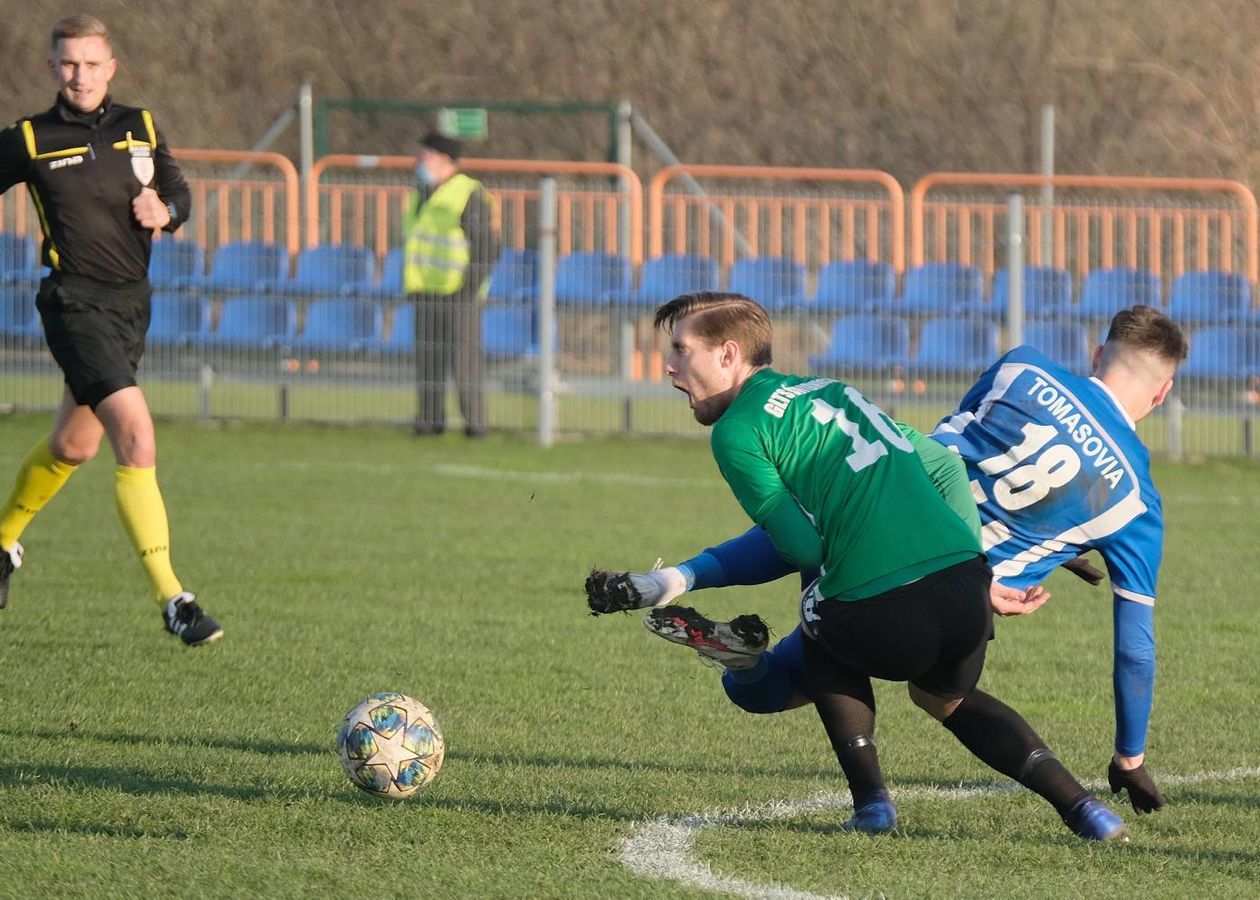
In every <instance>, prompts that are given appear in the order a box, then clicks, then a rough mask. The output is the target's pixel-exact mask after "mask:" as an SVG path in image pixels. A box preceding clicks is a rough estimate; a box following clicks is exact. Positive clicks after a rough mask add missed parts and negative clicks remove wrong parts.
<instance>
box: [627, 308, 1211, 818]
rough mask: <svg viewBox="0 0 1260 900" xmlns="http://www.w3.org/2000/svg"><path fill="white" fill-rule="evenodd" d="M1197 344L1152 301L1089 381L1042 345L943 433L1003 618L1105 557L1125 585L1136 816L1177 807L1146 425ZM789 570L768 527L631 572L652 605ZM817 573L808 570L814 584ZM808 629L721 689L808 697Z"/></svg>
mask: <svg viewBox="0 0 1260 900" xmlns="http://www.w3.org/2000/svg"><path fill="white" fill-rule="evenodd" d="M1186 353H1187V343H1186V339H1185V336H1184V335H1183V334H1182V333H1181V331H1180V329H1179V328H1178V327H1177V326H1176V325H1175V324H1174V323H1173V322H1172V321H1171V320H1169V319H1168V318H1167V317H1165V316H1164V315H1163V314H1162V313H1160V312H1159V311H1157V310H1155V309H1153V308H1151V307H1147V306H1135V307H1133V308H1132V309H1128V310H1124V311H1122V312H1120V313H1119V314H1117V315H1116V317H1115V318H1114V319H1113V320H1112V322H1111V326H1110V329H1109V330H1108V334H1107V339H1106V341H1105V343H1104V344H1103V345H1102V346H1100V347H1099V348H1098V349H1097V350H1096V351H1095V354H1094V358H1093V370H1094V375H1093V376H1092V377H1088V378H1086V377H1082V376H1080V375H1076V374H1073V373H1072V372H1070V371H1068V370H1067V369H1065V368H1063V367H1062V366H1060V365H1058V364H1056V363H1054V362H1052V361H1051V360H1049V359H1047V358H1046V357H1045V356H1043V355H1042V354H1040V353H1038V352H1037V351H1035V350H1033V349H1032V348H1029V347H1018V348H1016V349H1014V350H1012V351H1010V352H1009V353H1007V354H1006V355H1005V356H1003V357H1002V358H1001V359H999V360H998V361H997V363H995V364H994V365H993V366H992V367H991V368H990V369H989V370H988V371H986V372H985V373H984V374H983V375H982V376H981V377H980V379H979V380H978V381H977V382H976V383H975V385H974V386H973V387H972V388H971V390H969V391H968V392H967V394H966V396H965V397H963V399H962V401H961V402H960V403H959V406H958V409H957V410H956V411H955V412H954V413H952V414H951V415H949V416H947V417H946V418H945V419H944V420H942V422H941V423H940V425H938V426H937V428H936V430H935V431H934V432H933V434H932V437H933V438H935V440H936V441H938V442H940V443H941V444H943V445H944V446H946V447H949V448H951V449H952V450H954V451H956V452H957V453H958V454H959V456H960V457H961V459H962V460H963V462H964V463H965V464H966V475H967V478H968V480H969V482H970V488H971V493H972V495H973V497H974V499H975V502H976V503H977V505H978V507H979V513H980V522H981V526H982V528H981V537H982V543H983V546H984V548H985V550H986V552H987V554H988V557H989V562H990V565H991V566H992V567H993V571H994V575H995V579H996V581H995V584H994V589H993V594H992V597H991V600H992V605H993V607H994V611H995V612H997V613H998V614H999V615H1019V614H1027V613H1030V612H1032V611H1034V610H1035V609H1037V608H1038V607H1039V606H1040V605H1041V604H1042V603H1044V602H1045V599H1046V598H1047V597H1048V594H1046V593H1045V592H1044V591H1041V590H1040V589H1039V588H1038V587H1037V585H1038V584H1039V583H1040V582H1041V580H1042V579H1044V578H1045V577H1046V576H1047V575H1048V574H1049V573H1050V572H1051V571H1053V570H1054V569H1055V567H1057V566H1059V565H1061V564H1064V563H1065V562H1069V561H1071V560H1074V559H1076V557H1077V556H1079V555H1080V554H1082V553H1084V552H1086V551H1089V550H1097V551H1098V552H1099V553H1101V555H1102V557H1103V559H1104V560H1105V561H1106V564H1107V569H1108V574H1109V576H1110V579H1111V587H1112V591H1113V595H1114V597H1113V602H1112V608H1113V623H1114V625H1113V646H1114V663H1113V689H1114V695H1115V714H1116V737H1115V753H1114V756H1113V758H1112V761H1111V763H1110V765H1109V767H1108V779H1109V782H1110V784H1111V787H1112V790H1113V791H1115V792H1119V791H1120V790H1122V789H1127V791H1128V794H1129V799H1130V801H1131V802H1132V804H1133V807H1134V809H1135V810H1137V811H1138V812H1150V811H1152V810H1155V809H1159V808H1160V807H1162V806H1163V805H1164V803H1165V801H1164V798H1163V797H1162V796H1161V795H1160V793H1159V790H1158V788H1157V787H1156V786H1155V783H1154V781H1153V780H1152V779H1151V777H1150V775H1149V773H1148V772H1147V771H1146V769H1145V767H1144V765H1143V763H1144V758H1145V749H1146V736H1147V726H1148V722H1149V719H1150V712H1151V703H1152V699H1153V696H1154V683H1155V635H1154V626H1153V621H1154V603H1155V595H1156V581H1157V578H1158V574H1159V566H1160V560H1161V557H1162V553H1163V531H1164V526H1163V514H1162V506H1161V503H1160V498H1159V494H1158V493H1157V491H1156V490H1155V486H1154V484H1153V482H1152V479H1151V474H1150V457H1149V454H1148V452H1147V450H1146V447H1145V446H1143V444H1142V442H1141V440H1140V439H1139V438H1138V435H1137V432H1136V430H1135V425H1136V423H1137V421H1139V420H1140V419H1142V418H1143V417H1144V416H1146V415H1147V414H1148V413H1150V412H1151V411H1152V410H1153V409H1154V408H1155V407H1157V406H1159V405H1160V404H1161V403H1162V402H1163V401H1164V398H1165V397H1167V395H1168V391H1169V390H1170V389H1171V387H1172V382H1173V376H1174V375H1175V373H1176V369H1177V366H1178V365H1179V364H1180V363H1181V361H1182V360H1184V359H1185V357H1186ZM791 571H792V569H791V567H790V566H789V565H788V564H787V563H785V562H784V561H783V560H782V559H781V558H780V557H779V556H778V554H777V552H776V551H775V549H774V546H773V545H772V544H771V542H770V540H769V538H768V536H767V535H766V534H765V532H764V531H762V530H761V529H760V528H753V529H751V530H749V531H748V532H746V533H745V534H743V535H741V536H739V537H737V538H733V539H731V540H729V541H726V542H725V543H723V544H720V545H718V546H716V547H711V548H709V549H707V550H705V551H703V552H702V553H700V554H698V555H697V556H694V557H692V558H691V559H689V560H687V561H686V562H684V563H682V564H680V565H679V566H677V567H671V568H668V569H661V570H658V571H654V572H652V573H647V574H645V575H642V576H638V575H636V576H632V577H633V578H634V579H635V584H636V585H637V586H638V588H639V590H640V592H641V593H642V594H643V596H644V603H645V604H647V603H652V604H655V605H662V604H665V603H669V602H671V601H672V600H674V599H675V598H677V597H678V596H679V595H681V594H682V593H683V592H684V591H687V590H695V589H699V588H706V587H722V586H726V585H735V584H761V583H764V582H767V581H772V580H774V579H776V578H780V577H783V576H784V575H786V574H789V573H790V572H791ZM815 575H816V573H804V574H803V577H802V584H803V585H807V584H809V583H810V582H811V581H812V580H813V578H814V577H815ZM799 631H800V629H799V627H798V628H797V629H796V630H795V631H793V632H792V633H791V634H789V635H788V636H787V637H786V638H784V639H783V640H782V641H780V642H779V643H778V644H777V645H776V646H775V647H773V648H771V649H770V650H767V651H765V652H764V653H760V654H757V655H756V656H755V657H753V658H747V659H741V658H739V657H738V656H736V657H734V658H733V659H732V660H722V661H723V662H725V663H726V664H727V670H726V672H725V674H724V675H723V679H722V681H723V686H724V687H725V689H726V692H727V694H728V696H729V697H730V698H731V700H732V701H733V702H734V703H736V704H737V705H739V706H740V707H742V708H744V709H746V710H748V711H749V712H760V713H766V712H779V711H782V710H785V709H791V708H793V707H795V706H800V705H803V704H805V703H808V702H810V692H809V687H808V684H807V683H806V680H805V677H804V661H803V654H802V649H801V642H800V634H799Z"/></svg>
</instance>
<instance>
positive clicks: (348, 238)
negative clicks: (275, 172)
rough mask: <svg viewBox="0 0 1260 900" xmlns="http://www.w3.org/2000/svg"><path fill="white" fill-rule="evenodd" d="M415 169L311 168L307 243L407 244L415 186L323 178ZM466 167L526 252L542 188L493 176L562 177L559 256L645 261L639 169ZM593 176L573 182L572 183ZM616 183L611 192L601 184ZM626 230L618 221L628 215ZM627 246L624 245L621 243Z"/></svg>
mask: <svg viewBox="0 0 1260 900" xmlns="http://www.w3.org/2000/svg"><path fill="white" fill-rule="evenodd" d="M414 167H415V158H414V157H411V156H355V155H349V154H338V155H332V156H325V157H323V158H321V159H320V160H319V161H317V162H316V163H315V165H314V166H313V167H312V169H311V177H310V181H309V182H308V185H307V195H306V196H307V203H306V244H307V246H314V245H315V244H318V243H320V242H321V241H325V242H328V243H334V244H337V243H343V242H346V243H356V244H362V245H364V246H368V247H371V248H372V249H373V250H375V252H376V253H377V255H378V256H383V255H384V254H385V253H386V252H388V251H389V249H390V248H391V247H393V246H398V245H399V244H400V243H401V240H402V234H401V223H402V221H403V218H404V214H405V212H406V207H407V202H408V198H409V197H410V195H411V191H412V186H411V184H410V182H409V180H408V181H406V182H404V181H401V180H400V181H399V182H397V183H394V184H367V183H352V184H345V183H330V182H327V181H324V180H323V175H324V174H325V173H326V172H328V171H329V170H330V169H337V168H340V169H346V168H350V169H360V170H364V169H377V170H379V169H385V170H393V171H395V172H400V173H401V172H407V173H410V171H411V170H412V169H413V168H414ZM460 168H461V169H463V170H464V171H466V172H470V173H475V174H477V175H478V176H479V177H481V178H482V179H483V180H485V181H486V182H487V184H486V188H487V190H489V191H490V194H491V196H493V197H494V198H495V202H496V206H497V210H498V214H499V218H500V222H501V226H502V231H503V239H504V245H505V246H508V247H514V248H516V249H524V248H525V246H526V235H527V234H529V233H532V232H533V231H534V230H535V225H536V215H535V214H534V212H535V210H534V205H535V204H536V203H537V201H538V189H537V187H536V186H528V187H522V186H520V185H516V184H513V185H507V184H495V183H494V179H493V178H492V177H489V176H494V175H507V176H511V175H537V176H539V177H542V176H545V175H555V176H561V177H564V178H565V179H566V183H565V184H562V185H560V186H559V187H558V189H557V191H556V196H557V203H558V211H557V212H558V224H557V238H558V243H559V252H560V253H561V254H565V253H571V252H574V251H576V250H598V249H603V250H607V251H608V252H612V253H624V254H626V255H627V256H629V258H630V259H631V261H632V262H634V263H636V264H637V263H639V262H641V261H642V259H643V187H642V184H641V183H640V181H639V178H638V176H637V175H635V173H634V172H633V170H631V169H629V168H626V167H625V166H621V165H617V164H615V163H601V162H563V161H553V160H513V159H464V160H461V161H460ZM574 178H577V179H592V180H593V183H591V184H590V185H589V186H587V184H585V183H580V184H578V185H573V184H570V183H567V182H568V181H569V180H571V179H574ZM605 179H607V180H610V181H611V182H612V185H611V189H609V187H606V186H604V185H603V184H602V183H601V182H603V181H604V180H605ZM623 211H624V212H625V213H626V216H627V227H626V228H625V229H624V231H625V233H624V234H623V233H622V232H623V229H622V228H621V227H620V225H619V223H620V221H621V216H622V212H623ZM623 243H624V244H625V246H622V244H623Z"/></svg>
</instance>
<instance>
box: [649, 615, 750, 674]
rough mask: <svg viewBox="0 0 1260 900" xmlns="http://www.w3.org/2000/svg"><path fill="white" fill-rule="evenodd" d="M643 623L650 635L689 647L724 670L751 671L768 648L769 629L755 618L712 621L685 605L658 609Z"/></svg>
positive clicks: (744, 617) (739, 617)
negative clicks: (724, 667)
mask: <svg viewBox="0 0 1260 900" xmlns="http://www.w3.org/2000/svg"><path fill="white" fill-rule="evenodd" d="M643 624H644V626H646V627H647V630H648V631H650V632H652V633H653V634H655V635H659V636H660V637H663V638H665V640H667V641H672V642H673V643H675V644H682V645H683V646H685V647H691V648H692V649H693V650H695V651H696V652H697V653H699V654H700V655H701V656H703V657H704V658H705V659H711V660H713V661H715V662H718V663H721V664H722V665H724V666H726V668H728V669H751V668H752V667H753V666H755V665H756V664H757V660H759V659H761V654H762V653H764V652H765V651H766V647H768V646H769V645H770V629H768V628H767V627H766V623H765V622H763V621H761V618H760V617H759V616H755V615H754V616H737V617H735V618H734V619H731V621H730V622H714V621H713V620H712V619H706V618H705V617H704V616H703V615H701V614H700V613H698V612H696V611H695V610H694V609H692V608H691V607H689V606H661V607H658V608H656V609H654V610H652V611H651V612H650V613H648V614H647V617H646V618H645V619H644V620H643Z"/></svg>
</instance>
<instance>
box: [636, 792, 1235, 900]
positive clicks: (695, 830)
mask: <svg viewBox="0 0 1260 900" xmlns="http://www.w3.org/2000/svg"><path fill="white" fill-rule="evenodd" d="M1244 778H1260V767H1252V768H1236V769H1229V770H1227V771H1224V772H1199V773H1195V774H1190V775H1161V776H1160V779H1159V784H1160V785H1161V786H1163V787H1173V786H1177V785H1183V784H1205V783H1208V782H1220V781H1238V780H1240V779H1244ZM1085 786H1086V787H1087V788H1089V789H1090V790H1092V791H1095V792H1098V791H1102V790H1104V789H1105V787H1106V785H1104V784H1103V783H1102V782H1097V783H1087V784H1086V785H1085ZM1013 790H1020V788H1019V787H1018V786H1017V785H1016V784H1015V783H1014V782H1006V783H1001V784H993V785H985V786H982V787H957V788H948V787H933V786H921V787H920V786H916V787H907V788H903V789H900V790H897V791H896V792H895V794H896V799H899V800H920V799H938V800H970V799H972V798H974V797H980V796H985V795H992V794H999V793H1003V792H1007V791H1013ZM851 805H852V801H851V800H850V798H849V796H848V795H847V794H835V793H824V794H816V795H815V796H813V797H807V798H805V799H803V800H773V801H770V802H768V803H762V804H758V805H756V806H746V807H743V808H742V809H738V810H729V811H713V812H707V813H697V814H695V815H689V816H676V817H669V816H663V817H661V818H659V819H654V820H652V821H651V822H647V823H644V824H642V825H638V826H636V827H635V828H633V829H632V830H631V832H630V834H629V835H627V836H626V838H625V839H624V840H623V841H622V842H621V848H620V851H619V853H618V856H619V857H620V859H621V861H622V863H624V864H625V866H626V867H627V868H629V869H630V871H632V872H634V873H635V874H636V875H641V876H643V877H644V878H656V879H661V880H664V881H675V882H678V883H680V884H685V885H687V886H689V887H695V888H700V889H701V890H706V891H715V892H718V893H724V894H731V895H733V896H736V897H772V898H791V900H824V898H825V900H844V897H843V895H834V894H812V893H809V892H808V891H799V890H796V889H794V888H791V887H788V886H786V885H781V884H759V883H757V882H754V881H748V880H746V879H743V878H740V877H738V876H735V875H725V874H722V873H721V872H715V871H713V868H712V867H711V866H710V865H709V864H708V863H705V862H702V861H700V860H698V859H696V858H695V856H694V855H693V853H692V850H693V848H694V846H695V841H696V835H697V834H699V833H700V832H701V831H703V830H704V829H706V828H716V827H722V826H729V827H739V826H740V825H744V824H746V823H752V822H772V821H776V820H779V819H790V818H794V817H796V816H801V815H806V814H809V813H815V812H822V811H826V810H847V809H849V808H850V806H851Z"/></svg>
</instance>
